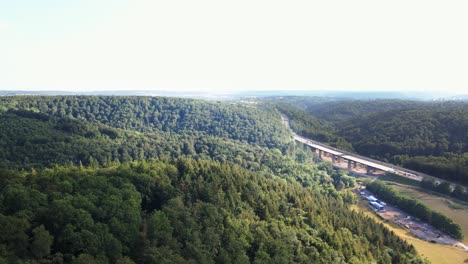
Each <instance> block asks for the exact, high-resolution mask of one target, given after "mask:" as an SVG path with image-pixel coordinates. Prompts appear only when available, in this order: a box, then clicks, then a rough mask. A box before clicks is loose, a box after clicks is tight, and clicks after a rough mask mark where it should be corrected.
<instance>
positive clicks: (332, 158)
mask: <svg viewBox="0 0 468 264" xmlns="http://www.w3.org/2000/svg"><path fill="white" fill-rule="evenodd" d="M335 159H336V157H335V155H333V154H331V160H332V163H333V164H334V163H335Z"/></svg>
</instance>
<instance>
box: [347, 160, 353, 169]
mask: <svg viewBox="0 0 468 264" xmlns="http://www.w3.org/2000/svg"><path fill="white" fill-rule="evenodd" d="M351 162H352V161H350V160H348V170H351Z"/></svg>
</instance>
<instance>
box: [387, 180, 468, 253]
mask: <svg viewBox="0 0 468 264" xmlns="http://www.w3.org/2000/svg"><path fill="white" fill-rule="evenodd" d="M393 187H394V188H395V189H397V190H398V191H399V192H401V193H402V194H405V195H407V196H410V197H412V198H415V199H417V200H419V201H421V202H422V203H424V204H426V205H427V206H429V207H430V208H432V209H433V210H436V211H439V212H441V213H443V214H445V215H446V216H448V217H449V218H451V219H452V220H453V221H454V222H455V223H457V224H459V225H460V226H461V227H462V229H463V234H465V239H464V240H463V242H464V243H465V244H468V205H467V204H465V203H461V202H458V201H456V200H454V199H450V198H448V197H441V196H438V195H435V194H431V193H428V192H424V191H422V190H419V189H417V188H413V187H409V186H403V185H393Z"/></svg>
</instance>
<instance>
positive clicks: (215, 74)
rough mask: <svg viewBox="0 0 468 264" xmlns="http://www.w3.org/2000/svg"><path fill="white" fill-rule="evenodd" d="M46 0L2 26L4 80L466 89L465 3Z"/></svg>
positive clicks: (29, 85)
mask: <svg viewBox="0 0 468 264" xmlns="http://www.w3.org/2000/svg"><path fill="white" fill-rule="evenodd" d="M46 2H48V3H49V4H50V7H49V8H47V7H42V8H28V7H27V6H24V7H16V9H15V10H16V11H17V12H18V14H15V15H14V17H13V19H14V20H15V22H17V23H20V25H19V26H18V27H16V26H15V30H8V32H7V34H2V35H0V41H1V43H0V57H1V58H3V59H2V60H0V89H36V90H73V89H79V90H103V89H107V90H110V89H126V90H128V89H166V90H167V89H183V90H266V89H276V90H278V89H285V90H286V89H292V90H309V89H310V90H321V89H322V90H353V91H356V90H364V91H369V90H387V91H388V90H403V91H407V90H413V91H441V90H442V91H450V92H454V93H468V74H467V72H468V48H467V47H468V34H466V33H465V32H466V26H467V25H468V16H467V15H466V14H467V13H468V2H467V1H465V0H463V1H450V0H449V1H399V0H397V1H390V2H383V1H360V0H358V1H310V0H309V1H302V0H297V1H258V0H254V1H245V0H239V1H219V0H217V1H215V0H199V1H183V0H172V1H149V0H140V1H128V2H127V1H97V2H99V3H100V4H99V5H98V4H95V3H93V2H92V1H83V3H85V4H83V6H80V8H76V7H75V8H73V9H72V8H68V7H67V6H65V7H64V6H61V7H60V8H57V9H54V3H55V2H54V1H46ZM104 2H105V3H106V5H104V4H103V3H104ZM1 5H2V4H0V7H1ZM62 5H64V4H62ZM75 10H78V11H75ZM0 12H1V11H0ZM21 12H25V13H27V14H31V16H32V17H29V18H25V19H27V20H26V21H24V19H23V18H21V16H22V13H21ZM0 14H1V13H0ZM34 19H35V20H36V22H35V23H33V20H34ZM29 20H30V21H29ZM1 25H2V23H1V22H0V32H2V31H1V28H2V26H1ZM4 25H7V24H4ZM5 28H7V27H5ZM3 31H5V30H3Z"/></svg>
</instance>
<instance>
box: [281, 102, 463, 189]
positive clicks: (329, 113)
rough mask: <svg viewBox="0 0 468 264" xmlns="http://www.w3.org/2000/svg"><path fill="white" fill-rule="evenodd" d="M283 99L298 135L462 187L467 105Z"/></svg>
mask: <svg viewBox="0 0 468 264" xmlns="http://www.w3.org/2000/svg"><path fill="white" fill-rule="evenodd" d="M295 100H296V99H295V98H286V97H285V98H283V99H281V100H279V103H278V102H277V107H278V109H280V110H281V111H283V112H286V113H288V114H289V115H290V118H291V119H292V120H291V125H292V127H293V128H294V129H295V130H296V131H297V132H298V133H301V134H302V135H304V136H309V137H311V138H313V139H315V140H318V141H322V142H324V143H328V144H330V145H332V146H336V147H339V148H343V149H347V150H354V151H356V152H357V153H359V154H362V155H366V156H370V157H372V158H376V159H380V160H385V161H389V162H393V163H395V164H399V165H403V166H405V167H407V168H411V169H415V170H418V171H421V172H425V173H428V174H430V175H433V176H437V177H440V178H445V179H449V180H454V181H458V182H463V183H465V184H467V183H468V132H467V131H468V102H463V101H434V102H432V101H431V102H421V101H406V100H335V101H330V100H325V101H320V100H319V99H317V98H300V99H299V100H297V102H298V103H297V104H294V102H295Z"/></svg>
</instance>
